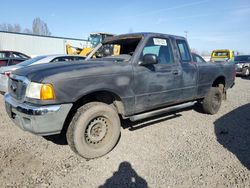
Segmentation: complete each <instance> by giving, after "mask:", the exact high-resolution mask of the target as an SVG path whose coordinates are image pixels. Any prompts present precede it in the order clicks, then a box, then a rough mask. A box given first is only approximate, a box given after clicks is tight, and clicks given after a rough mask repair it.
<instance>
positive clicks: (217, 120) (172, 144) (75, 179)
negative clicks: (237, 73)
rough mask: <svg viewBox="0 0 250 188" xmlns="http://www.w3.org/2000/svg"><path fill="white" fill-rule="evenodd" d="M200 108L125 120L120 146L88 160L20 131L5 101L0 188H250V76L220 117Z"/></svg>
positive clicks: (0, 110)
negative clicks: (138, 119) (145, 119)
mask: <svg viewBox="0 0 250 188" xmlns="http://www.w3.org/2000/svg"><path fill="white" fill-rule="evenodd" d="M198 111H199V110H198V109H196V108H189V109H185V110H183V111H180V112H177V113H176V114H175V115H165V116H161V117H157V118H154V119H149V120H147V121H141V122H136V123H131V122H128V121H126V122H123V125H124V127H128V128H124V129H123V130H122V136H121V139H120V141H119V143H118V145H117V146H116V147H115V149H114V150H113V151H111V152H110V153H109V154H108V155H106V156H104V157H102V158H99V159H95V160H90V161H86V160H85V159H82V158H81V157H79V156H77V155H75V154H74V153H73V152H72V151H71V150H70V149H69V147H68V146H67V145H66V144H65V143H64V140H60V139H59V137H52V138H47V139H45V138H43V137H38V136H35V135H32V134H30V133H28V132H24V131H22V130H20V129H19V128H17V127H15V126H14V125H13V123H12V122H11V121H10V119H9V118H8V117H7V114H6V113H5V110H4V103H3V97H2V96H0V126H1V132H0V187H48V186H51V187H84V188H87V187H164V188H165V187H250V171H249V170H250V137H249V135H250V79H243V78H237V79H236V85H235V87H234V88H233V89H231V90H229V91H228V99H227V101H224V103H223V105H222V108H221V110H220V111H219V113H218V114H216V115H213V116H211V115H205V114H202V113H199V112H198ZM130 126H133V127H132V128H131V127H130Z"/></svg>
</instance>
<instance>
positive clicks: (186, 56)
mask: <svg viewBox="0 0 250 188" xmlns="http://www.w3.org/2000/svg"><path fill="white" fill-rule="evenodd" d="M176 42H177V46H178V50H179V54H180V57H181V60H182V61H183V62H190V61H191V57H190V53H189V49H188V45H187V42H186V41H185V40H177V41H176Z"/></svg>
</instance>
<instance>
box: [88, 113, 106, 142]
mask: <svg viewBox="0 0 250 188" xmlns="http://www.w3.org/2000/svg"><path fill="white" fill-rule="evenodd" d="M110 126H111V124H110V122H109V120H108V119H107V118H105V117H96V118H94V119H92V120H91V121H90V122H89V124H88V125H87V127H86V130H85V134H84V135H85V136H84V139H85V141H86V143H87V144H88V145H89V146H91V147H98V146H100V145H102V144H103V143H104V141H105V140H106V139H107V134H108V131H109V128H110Z"/></svg>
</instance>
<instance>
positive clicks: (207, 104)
mask: <svg viewBox="0 0 250 188" xmlns="http://www.w3.org/2000/svg"><path fill="white" fill-rule="evenodd" d="M221 102H222V92H221V88H219V87H212V88H211V89H210V90H209V92H208V94H207V95H206V96H205V98H204V99H203V101H202V108H203V111H204V112H205V113H207V114H216V113H217V112H218V111H219V109H220V106H221Z"/></svg>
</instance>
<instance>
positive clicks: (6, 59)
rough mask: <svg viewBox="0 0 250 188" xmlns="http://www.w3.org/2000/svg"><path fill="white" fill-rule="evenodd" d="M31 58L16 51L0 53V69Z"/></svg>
mask: <svg viewBox="0 0 250 188" xmlns="http://www.w3.org/2000/svg"><path fill="white" fill-rule="evenodd" d="M29 58H30V57H29V56H27V55H25V54H23V53H20V52H15V51H7V50H6V51H0V67H2V66H10V65H16V64H18V63H21V62H23V61H25V60H27V59H29Z"/></svg>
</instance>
